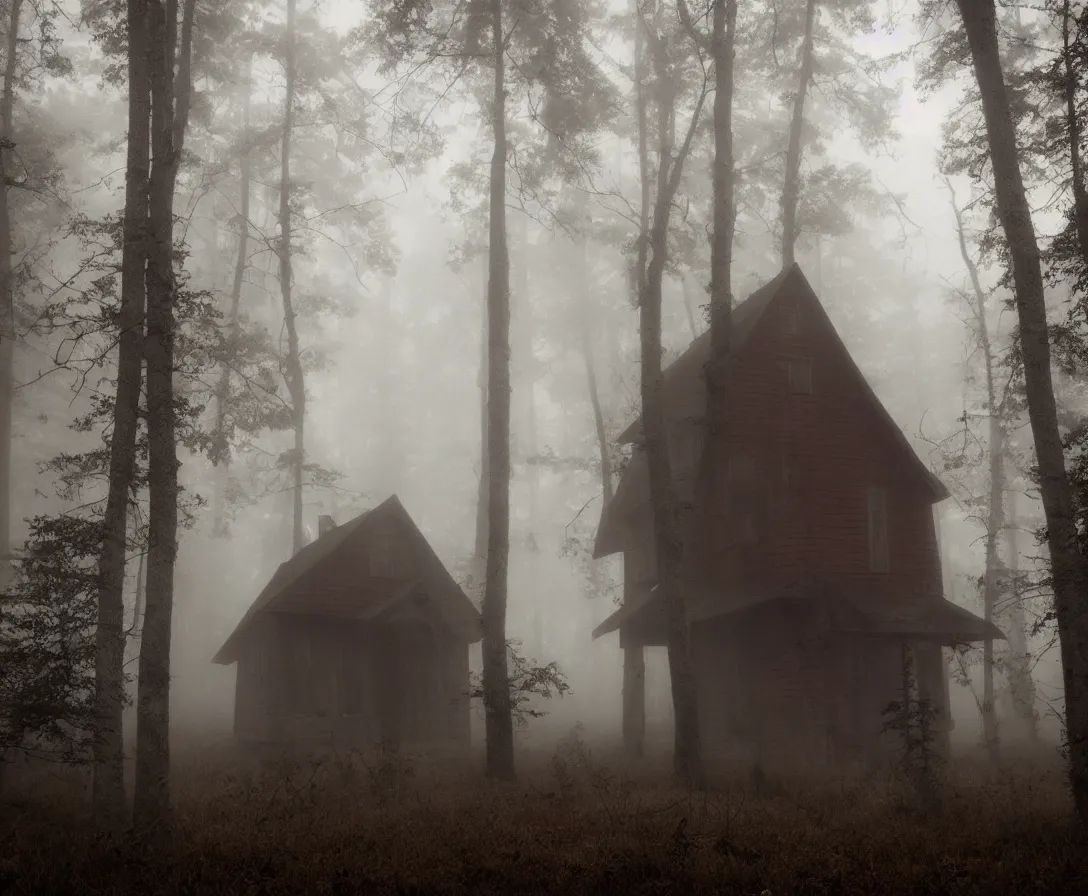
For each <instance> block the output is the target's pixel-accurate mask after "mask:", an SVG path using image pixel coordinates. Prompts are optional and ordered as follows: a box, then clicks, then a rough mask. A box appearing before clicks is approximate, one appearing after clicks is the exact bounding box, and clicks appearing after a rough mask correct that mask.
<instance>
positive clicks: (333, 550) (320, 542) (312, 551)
mask: <svg viewBox="0 0 1088 896" xmlns="http://www.w3.org/2000/svg"><path fill="white" fill-rule="evenodd" d="M388 521H394V522H397V523H399V524H400V526H401V529H402V531H403V532H406V533H407V535H408V542H409V544H410V545H411V547H412V557H411V559H412V564H413V566H412V569H411V571H410V575H408V576H405V581H404V583H403V584H402V585H401V586H400V587H398V588H397V589H396V590H395V591H394V592H393V593H391V594H387V593H370V592H368V591H367V590H366V589H365V588H362V587H358V573H357V571H355V570H354V569H353V568H351V567H349V565H348V564H349V562H350V560H351V559H352V553H353V552H357V551H358V550H359V549H360V548H362V547H365V545H366V544H367V542H368V540H369V539H370V538H371V537H372V535H373V534H374V533H375V532H376V531H377V530H378V528H379V527H380V526H381V525H383V524H384V523H386V522H388ZM341 568H342V571H343V574H342V575H341V578H344V576H345V575H346V576H347V577H348V587H349V588H350V592H351V594H350V599H349V600H347V601H343V602H341V603H340V604H339V605H338V606H337V607H336V608H335V609H330V608H329V607H327V606H323V607H322V608H321V609H320V610H319V611H317V612H320V613H322V614H324V615H334V616H339V617H343V618H351V619H359V620H364V619H370V618H373V617H374V616H375V615H377V614H378V613H380V612H382V611H384V610H386V609H388V608H389V607H390V606H391V605H392V604H393V603H396V602H398V601H399V600H402V599H404V598H405V597H407V596H409V595H411V594H412V593H414V592H417V591H419V590H420V589H422V590H424V591H425V592H426V593H427V595H428V596H429V597H430V598H431V600H432V601H433V603H434V606H435V608H436V609H437V610H438V612H439V613H440V614H441V616H442V617H443V619H444V620H445V621H446V622H447V623H448V624H449V625H450V627H451V628H452V629H453V630H454V631H455V632H457V633H458V634H461V635H463V636H464V637H465V640H466V641H467V642H468V643H474V642H476V641H478V640H480V637H481V632H480V614H479V611H478V610H477V609H476V608H475V607H474V606H473V604H472V601H470V600H469V599H468V597H467V596H466V595H465V592H464V591H463V590H462V589H461V586H460V585H458V584H457V582H456V581H455V580H454V578H453V577H452V576H451V575H450V574H449V571H448V570H447V569H446V567H445V566H444V565H443V563H442V561H441V560H440V559H439V558H438V555H437V554H435V552H434V549H433V548H432V547H431V545H430V543H429V542H428V541H427V539H426V538H424V537H423V533H422V532H420V531H419V528H418V527H417V526H416V524H415V522H414V521H413V520H412V518H411V517H410V516H409V515H408V511H406V510H405V509H404V505H403V504H401V502H400V499H399V498H398V497H397V496H396V495H392V496H390V497H389V498H387V499H386V500H385V501H383V502H382V503H381V504H379V505H378V506H377V507H374V508H371V509H370V510H368V511H366V512H364V513H362V514H360V515H359V516H357V517H355V519H353V520H351V521H349V522H347V523H344V525H342V526H336V527H335V528H333V529H331V530H330V531H328V532H325V533H324V534H323V535H321V536H319V537H318V538H317V539H316V540H315V541H312V542H311V543H310V544H308V545H306V546H305V547H304V548H302V550H300V551H299V552H298V553H297V554H295V555H294V556H293V557H291V559H289V560H286V561H284V562H283V563H281V564H280V565H279V567H278V568H277V569H276V572H275V573H274V574H273V576H272V578H271V579H269V581H268V584H267V585H265V586H264V588H263V589H262V590H261V592H260V594H258V595H257V598H256V600H254V601H253V603H252V604H251V605H250V607H249V609H248V610H247V611H246V613H245V615H244V616H243V617H242V619H241V621H240V622H239V623H238V625H237V626H236V627H235V629H234V631H233V632H232V633H231V635H230V637H229V638H227V640H226V641H225V642H224V643H223V646H222V647H221V648H220V649H219V652H218V653H216V655H215V657H214V658H213V659H212V662H214V663H218V664H221V665H230V664H231V663H233V662H235V661H236V660H237V658H238V657H237V651H238V647H239V644H240V641H241V637H242V635H243V633H244V632H245V630H246V629H248V628H249V626H250V624H251V623H252V622H253V620H254V618H255V617H256V616H258V614H260V613H265V612H269V613H273V612H283V611H285V610H287V609H290V610H291V611H296V612H297V610H296V607H298V606H300V605H301V606H303V607H304V606H305V605H306V603H307V602H308V600H309V599H310V598H311V597H312V595H311V594H310V593H308V588H310V587H312V586H313V584H314V582H315V580H316V579H317V577H318V576H319V575H320V574H321V573H322V572H324V571H328V570H336V571H340V570H341ZM288 603H290V604H291V605H292V606H291V607H289V608H288V607H285V606H284V605H285V604H288Z"/></svg>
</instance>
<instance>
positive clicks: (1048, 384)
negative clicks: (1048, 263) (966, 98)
mask: <svg viewBox="0 0 1088 896" xmlns="http://www.w3.org/2000/svg"><path fill="white" fill-rule="evenodd" d="M957 6H958V8H959V11H960V15H961V16H962V20H963V26H964V30H965V32H966V35H967V41H968V44H969V46H970V51H971V59H972V62H973V67H974V72H975V79H976V81H977V82H978V87H979V91H980V93H981V99H982V110H983V115H984V118H985V123H986V135H987V140H988V145H989V155H990V159H991V163H992V165H993V172H994V192H995V196H996V199H997V216H998V219H999V220H1000V222H1001V226H1002V229H1003V231H1004V233H1005V240H1006V242H1007V245H1008V252H1009V259H1010V264H1011V270H1012V280H1013V286H1014V291H1015V297H1016V310H1017V316H1018V318H1019V323H1020V349H1021V353H1022V357H1023V366H1024V381H1025V392H1026V396H1027V404H1028V416H1029V419H1030V422H1031V431H1032V436H1033V438H1034V441H1035V453H1036V458H1037V461H1038V467H1039V476H1040V490H1041V494H1042V500H1043V510H1044V513H1045V515H1046V530H1047V543H1048V547H1049V549H1050V561H1051V565H1052V569H1053V587H1054V604H1055V614H1056V617H1057V623H1058V632H1059V636H1060V638H1061V655H1062V676H1063V683H1064V685H1065V710H1066V731H1067V736H1068V739H1069V751H1070V781H1071V784H1072V790H1073V798H1074V802H1075V804H1076V809H1077V814H1078V815H1079V817H1080V818H1081V819H1082V820H1088V613H1086V612H1085V610H1084V606H1083V603H1084V601H1083V593H1084V588H1085V561H1084V558H1083V556H1082V554H1081V551H1080V547H1079V544H1078V541H1077V534H1076V528H1075V526H1074V521H1073V504H1072V495H1071V490H1070V486H1069V480H1068V478H1067V476H1066V470H1065V457H1064V453H1063V446H1062V439H1061V433H1060V431H1059V429H1058V415H1057V405H1056V403H1055V399H1054V385H1053V381H1052V377H1051V369H1050V340H1049V334H1048V329H1047V320H1046V301H1045V295H1044V290H1043V275H1042V267H1041V264H1040V253H1039V244H1038V240H1037V238H1036V235H1035V228H1034V225H1033V223H1032V218H1031V208H1030V205H1029V204H1028V199H1027V191H1026V190H1025V187H1024V181H1023V176H1022V174H1021V170H1020V158H1019V150H1018V148H1017V144H1016V130H1015V124H1014V120H1013V116H1012V111H1011V108H1010V104H1009V94H1008V90H1007V87H1006V84H1005V77H1004V73H1003V71H1002V64H1001V55H1000V51H999V46H998V39H997V15H996V9H995V6H994V3H993V0H957Z"/></svg>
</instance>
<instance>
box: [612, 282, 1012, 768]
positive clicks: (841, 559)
mask: <svg viewBox="0 0 1088 896" xmlns="http://www.w3.org/2000/svg"><path fill="white" fill-rule="evenodd" d="M733 330H734V333H733V346H732V360H731V367H730V384H729V391H728V399H727V400H728V433H727V442H728V448H727V454H726V456H724V457H722V458H721V459H720V462H721V463H723V464H727V465H728V475H727V479H728V483H729V485H728V492H729V507H728V511H727V515H726V521H727V522H726V529H727V535H726V536H725V537H724V539H723V543H722V544H721V545H720V550H719V552H718V555H717V557H716V561H715V563H714V564H713V565H711V566H710V567H709V568H710V571H709V572H706V571H704V572H701V573H693V572H691V571H690V569H691V568H692V567H693V565H691V566H689V567H688V568H689V572H688V574H687V576H686V578H685V602H686V607H687V614H688V619H689V626H690V629H689V630H690V649H691V654H692V662H693V665H694V668H695V672H696V678H697V690H698V700H699V710H700V726H701V731H702V738H703V743H704V745H705V750H706V752H707V754H708V756H710V757H713V756H715V755H720V756H728V755H733V756H737V757H744V758H746V759H749V760H751V759H758V760H760V761H761V762H762V764H763V765H764V767H778V768H783V769H798V768H803V767H807V768H811V767H813V766H821V767H827V766H829V765H831V766H834V765H846V764H852V763H854V762H857V761H860V762H864V763H866V764H869V763H872V762H876V761H879V759H880V757H881V756H882V755H884V753H885V750H886V749H887V747H888V745H889V741H888V738H887V737H886V736H882V729H883V728H884V727H885V723H886V721H887V718H886V716H885V710H886V708H887V707H888V705H889V703H891V702H892V701H895V700H898V699H900V696H901V694H902V689H903V681H904V670H905V668H906V667H907V666H909V667H910V668H911V674H912V677H913V678H914V679H915V681H916V687H917V694H918V695H919V696H921V697H923V698H926V699H927V700H928V701H929V705H931V706H932V707H934V708H935V709H936V711H937V719H936V728H937V730H938V732H939V733H938V735H937V740H938V745H939V746H944V747H946V746H947V730H948V728H949V727H950V724H949V718H948V677H947V674H946V665H945V660H944V657H943V656H942V646H946V645H953V644H958V643H964V642H973V641H982V640H985V639H987V638H1000V637H1002V635H1001V633H1000V631H999V630H997V629H996V627H994V626H993V625H992V624H990V623H987V622H984V621H983V620H982V619H980V618H978V617H977V616H975V615H974V614H972V613H970V612H968V611H967V610H965V609H963V608H961V607H958V606H956V605H954V604H952V603H951V602H949V601H947V600H945V598H944V594H943V585H942V581H941V565H940V555H939V549H938V543H937V534H936V527H935V522H934V516H933V507H934V505H935V504H936V503H937V502H939V501H941V500H943V499H945V498H946V497H948V491H947V490H946V489H945V487H944V485H943V484H942V483H941V482H940V481H939V480H938V479H937V478H936V477H935V476H934V475H933V473H932V472H931V471H930V470H929V469H928V468H927V467H926V465H925V464H924V463H923V462H922V461H921V460H920V459H919V458H918V456H917V455H916V454H915V452H914V451H913V449H912V448H911V446H910V443H909V442H908V441H907V439H906V437H905V436H904V435H903V433H902V431H901V430H900V429H899V427H898V426H897V425H896V424H895V421H894V420H892V418H891V417H890V416H889V414H888V412H887V411H886V410H885V409H884V407H883V405H881V403H880V401H879V400H878V399H877V397H876V395H875V394H874V393H873V391H872V389H871V388H870V387H869V384H868V383H867V382H866V381H865V378H864V377H863V376H862V374H861V372H860V371H859V370H858V368H857V366H856V364H855V363H854V361H853V360H852V359H851V357H850V355H849V353H848V352H847V350H846V347H845V346H844V345H843V343H842V340H841V339H840V338H839V336H838V334H837V333H836V332H835V328H834V327H833V326H832V324H831V321H830V319H829V318H828V316H827V314H826V312H825V311H824V309H823V307H822V306H821V305H820V302H819V300H818V298H817V297H816V295H815V293H814V292H813V290H812V288H811V286H810V285H809V283H808V281H807V280H806V279H805V277H804V275H803V274H802V273H801V270H800V268H799V267H798V266H797V265H793V266H791V267H790V268H788V269H787V270H785V271H783V272H782V273H781V274H779V275H778V276H777V277H775V278H774V279H773V280H772V281H771V282H769V283H768V284H766V285H765V286H763V287H762V288H760V289H759V290H757V291H756V292H755V293H754V294H753V295H752V296H751V297H750V298H748V300H747V301H745V302H743V303H742V304H740V305H738V306H737V307H736V308H735V310H734V312H733ZM709 347H710V343H709V334H703V335H702V336H701V337H699V338H698V339H696V340H695V341H694V342H693V343H692V344H691V346H690V347H689V348H688V349H687V351H686V352H685V353H684V354H683V355H682V356H681V357H680V358H679V359H678V360H677V361H676V362H675V363H674V364H672V365H671V366H670V367H669V368H668V369H667V370H666V371H665V386H664V389H665V408H666V424H667V429H668V439H669V451H670V459H671V462H672V467H673V477H674V484H675V486H676V490H677V492H678V496H679V499H680V501H681V504H682V506H684V505H687V506H690V505H691V502H692V497H693V485H694V480H695V478H696V466H697V464H698V460H699V453H700V450H701V441H702V418H703V415H704V413H705V401H706V391H705V384H704V378H703V367H704V365H705V363H706V361H707V358H708V352H709ZM889 350H894V347H890V348H889ZM640 437H641V436H640V424H639V422H638V421H636V422H635V423H634V424H632V425H631V426H630V427H629V428H628V429H627V431H626V432H624V433H623V435H622V437H621V441H622V442H624V443H634V444H635V446H636V448H635V453H634V456H633V458H632V460H631V462H630V464H629V465H628V467H627V469H626V470H625V472H624V474H623V477H622V479H621V481H620V484H619V487H618V488H617V491H616V495H615V498H614V499H613V501H612V503H611V505H610V506H608V507H607V508H605V510H604V513H603V515H602V519H601V523H600V527H599V530H598V533H597V541H596V546H595V556H596V557H604V556H607V555H610V554H614V553H617V552H622V553H623V560H624V577H625V582H624V603H623V605H622V607H621V608H620V609H619V610H618V611H617V612H616V613H614V614H613V615H612V616H611V617H609V618H608V619H607V620H605V621H604V622H603V623H602V624H601V625H600V626H599V627H598V628H597V629H596V630H595V631H594V633H593V636H594V638H597V637H600V636H602V635H604V634H607V633H609V632H613V631H617V630H618V631H619V633H620V641H621V645H623V646H639V645H642V646H660V645H664V644H665V614H664V609H663V607H662V606H661V601H660V600H657V599H656V594H657V592H656V586H655V580H656V569H655V550H654V543H653V525H652V513H651V507H650V495H649V481H648V471H647V464H646V457H645V455H644V454H643V453H642V452H640V451H639V450H638V448H637V445H638V443H639V440H640ZM692 524H697V521H695V520H694V518H693V516H692V515H691V514H690V513H688V514H687V526H690V525H692Z"/></svg>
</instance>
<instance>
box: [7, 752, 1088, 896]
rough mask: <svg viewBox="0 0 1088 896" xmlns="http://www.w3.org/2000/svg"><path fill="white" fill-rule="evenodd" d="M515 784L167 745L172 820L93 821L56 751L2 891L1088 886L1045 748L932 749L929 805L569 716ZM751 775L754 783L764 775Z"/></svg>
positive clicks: (12, 832)
mask: <svg viewBox="0 0 1088 896" xmlns="http://www.w3.org/2000/svg"><path fill="white" fill-rule="evenodd" d="M519 759H520V763H521V769H522V772H521V780H520V782H519V783H518V784H517V785H516V786H498V785H490V784H488V783H487V782H486V781H485V780H484V779H483V777H482V775H480V773H479V771H478V769H477V768H475V767H463V768H460V769H454V770H451V769H450V768H449V767H448V766H447V767H445V768H444V769H443V770H442V772H441V773H439V771H438V770H436V769H434V768H433V767H431V766H428V765H426V764H425V763H424V762H423V761H422V760H420V759H418V758H412V757H401V758H390V757H386V758H384V759H382V758H381V757H371V758H364V757H359V756H352V757H346V756H339V757H332V758H329V759H326V760H323V761H317V760H307V761H298V760H287V759H286V758H283V759H277V760H274V761H272V762H270V763H269V764H268V765H266V766H264V767H263V768H261V769H259V770H258V769H257V767H256V766H255V765H254V764H252V763H248V762H245V761H243V760H241V759H240V758H239V757H237V756H236V755H234V754H233V753H232V752H231V751H229V750H227V749H223V748H218V749H215V750H212V749H205V750H203V751H199V750H198V751H194V750H189V751H187V752H185V753H183V754H182V755H179V756H178V759H177V762H176V778H177V782H178V786H177V794H176V803H177V817H176V826H175V830H174V833H173V836H171V837H169V838H166V839H159V840H157V841H153V840H151V839H149V838H148V837H147V836H146V834H145V833H144V832H138V831H131V832H127V833H126V834H125V835H124V836H122V837H118V838H112V837H108V836H103V835H99V834H96V833H94V832H93V830H92V827H91V826H90V824H89V822H88V818H87V816H86V812H85V809H81V808H78V807H77V804H76V803H75V802H74V801H73V800H72V798H71V792H70V789H68V790H66V789H65V788H64V787H62V786H61V785H62V780H68V779H67V778H66V777H65V775H64V774H62V773H53V774H51V775H49V776H48V779H44V778H41V777H39V778H38V779H37V782H36V783H35V784H34V785H33V786H32V787H31V788H29V789H28V787H27V786H26V782H27V781H28V780H29V778H24V779H23V784H22V786H21V785H20V784H19V783H18V782H9V784H10V786H9V793H8V796H7V797H6V804H5V805H3V806H2V807H0V809H2V811H0V893H57V894H61V893H63V894H79V893H96V894H109V893H116V894H128V893H133V894H157V893H164V894H183V893H185V894H189V893H194V894H195V893H200V894H204V893H208V894H217V893H222V894H249V893H254V894H256V893H260V894H270V896H271V894H281V893H284V894H285V893H298V894H303V893H306V894H309V893H315V894H316V893H343V894H347V893H365V894H368V896H369V894H382V893H391V894H394V893H395V894H430V893H449V894H453V893H472V894H489V893H496V894H498V893H502V894H511V896H515V894H536V893H562V894H578V893H617V894H641V893H683V894H696V893H737V894H752V896H767V894H770V896H785V894H900V893H903V894H906V893H910V894H922V893H934V894H936V893H942V894H944V893H948V894H952V893H955V894H960V893H962V894H980V896H981V894H987V896H989V894H999V893H1010V894H1017V896H1026V894H1033V893H1052V894H1059V893H1061V894H1066V893H1076V892H1088V836H1086V835H1085V834H1083V833H1078V831H1077V829H1076V828H1075V826H1074V825H1073V822H1072V817H1071V806H1070V802H1069V800H1068V798H1067V795H1066V792H1065V786H1064V780H1063V777H1062V770H1061V765H1060V762H1059V761H1057V758H1056V757H1055V756H1054V751H1053V750H1049V751H1044V755H1036V756H1033V757H1031V759H1030V761H1028V760H1027V759H1025V758H1024V757H1019V758H1018V759H1017V760H1015V761H1013V760H1009V761H1008V764H1007V765H1006V766H1005V767H1003V768H1001V769H996V770H986V771H983V770H982V768H981V767H980V766H979V765H978V763H977V762H975V761H971V760H960V761H958V762H956V763H954V764H952V765H950V766H949V767H948V768H947V769H946V771H945V781H944V784H943V785H942V786H941V788H940V790H939V797H938V799H939V805H937V804H935V803H934V802H933V801H927V802H925V803H923V802H920V801H919V800H918V799H917V798H916V796H915V795H914V793H913V791H912V790H911V789H910V788H909V787H907V786H906V785H904V784H903V783H902V782H899V781H897V780H894V779H890V778H887V777H879V778H877V777H873V778H869V779H865V780H852V781H845V780H839V781H828V780H825V781H822V782H818V783H813V782H807V783H803V782H799V781H793V782H788V781H775V780H770V781H766V782H755V781H754V780H753V779H752V778H751V777H750V776H748V775H741V774H737V775H736V776H734V777H733V779H731V780H730V779H723V780H720V781H717V782H716V783H715V786H714V787H713V789H712V790H711V792H709V793H706V794H689V793H684V792H681V791H678V790H675V789H673V788H671V787H670V786H669V784H668V774H667V768H668V764H667V762H666V761H663V760H665V759H667V757H659V758H658V759H657V760H653V761H647V762H645V763H642V764H640V765H638V766H630V765H626V764H624V763H622V762H621V761H620V760H619V759H618V758H617V757H616V756H615V755H613V754H612V753H611V752H606V751H603V750H591V749H590V748H589V747H587V746H586V744H585V743H584V741H582V740H581V739H580V738H579V737H578V735H577V734H573V735H572V736H570V737H568V738H567V739H566V741H565V742H564V743H562V744H561V745H560V746H559V747H558V748H555V749H547V750H544V749H538V750H536V751H533V750H526V751H525V754H524V755H522V756H520V757H519ZM757 783H759V786H758V787H757V786H756V784H757Z"/></svg>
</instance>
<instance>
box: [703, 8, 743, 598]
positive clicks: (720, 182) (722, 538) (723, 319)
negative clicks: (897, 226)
mask: <svg viewBox="0 0 1088 896" xmlns="http://www.w3.org/2000/svg"><path fill="white" fill-rule="evenodd" d="M712 9H713V26H712V27H713V34H712V37H711V49H712V52H713V56H714V73H715V90H714V164H713V201H714V217H713V234H712V237H711V246H710V357H709V358H708V360H707V364H706V370H705V377H706V415H705V417H706V420H705V432H704V436H703V445H702V452H701V455H700V460H699V471H698V482H699V496H698V498H697V503H698V505H699V506H698V508H697V510H698V511H699V513H698V517H699V521H700V526H699V529H700V531H701V533H702V541H703V544H702V545H701V546H700V547H701V548H702V553H703V556H702V557H701V558H699V563H698V567H699V569H700V572H701V574H704V575H707V576H709V577H710V580H711V581H718V580H719V578H720V576H721V574H722V570H719V569H717V568H714V566H713V564H714V563H715V558H717V557H718V556H719V554H720V548H721V546H722V545H724V544H727V543H728V541H729V532H728V531H727V526H726V525H725V523H726V520H727V511H728V502H729V496H728V495H727V494H726V478H725V476H724V471H725V470H726V468H727V467H728V463H727V458H726V455H727V451H728V426H729V408H728V391H729V362H730V352H731V351H732V348H731V346H732V339H733V335H732V331H733V315H732V309H733V290H732V268H733V59H734V42H735V32H736V22H737V4H736V0H714V4H713V7H712Z"/></svg>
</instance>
